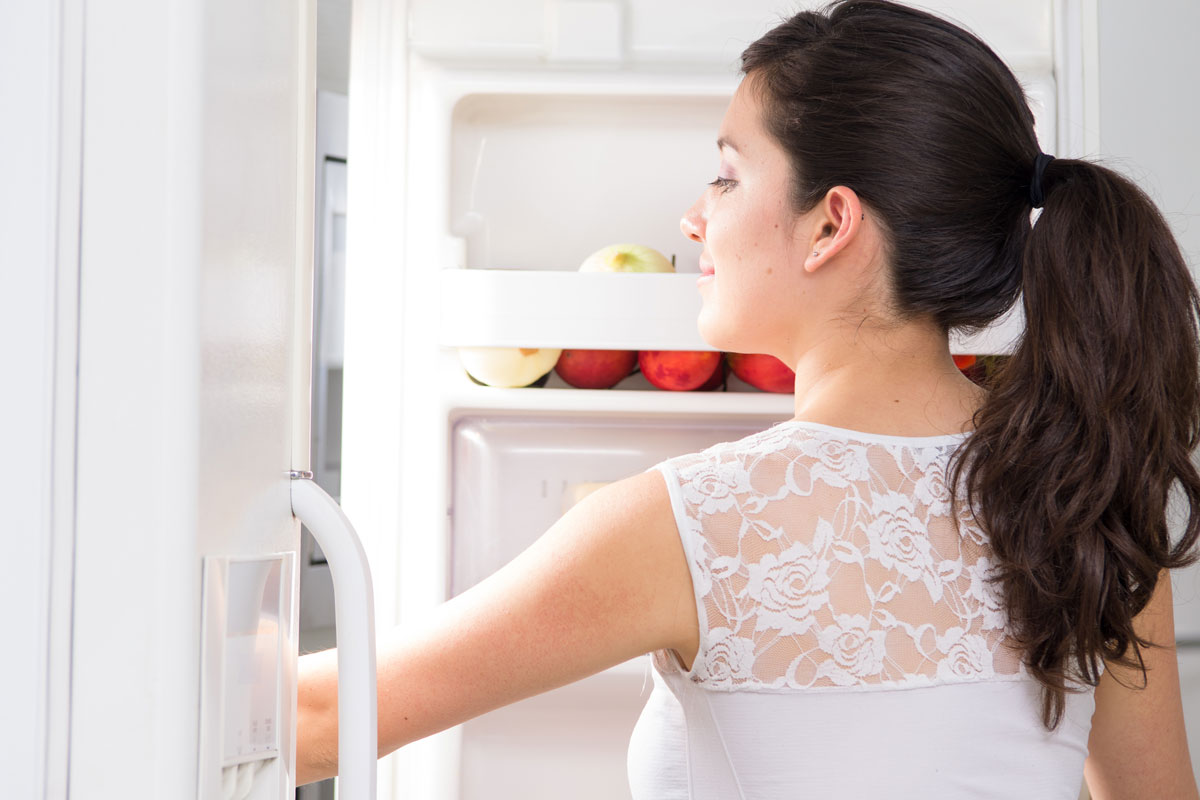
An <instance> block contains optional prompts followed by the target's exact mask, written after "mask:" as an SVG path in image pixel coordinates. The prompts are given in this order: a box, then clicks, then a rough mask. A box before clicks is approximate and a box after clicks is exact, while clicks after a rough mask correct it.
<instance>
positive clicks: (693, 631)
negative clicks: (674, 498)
mask: <svg viewBox="0 0 1200 800" xmlns="http://www.w3.org/2000/svg"><path fill="white" fill-rule="evenodd" d="M602 491H603V492H604V494H603V495H601V496H600V497H598V498H597V500H599V501H601V503H602V505H604V506H606V507H609V508H614V507H621V506H624V507H625V509H626V511H625V512H624V519H623V520H622V521H621V523H620V524H618V525H617V526H615V527H614V530H624V531H625V532H626V535H627V536H628V537H629V540H628V541H627V542H626V547H625V549H626V551H627V552H630V553H635V554H636V553H639V551H640V556H639V557H637V560H638V561H640V564H639V565H638V567H637V568H638V569H639V571H641V572H642V580H643V581H645V582H646V584H647V585H650V586H653V587H655V594H656V595H658V598H659V599H658V600H657V601H656V602H655V603H654V604H653V606H652V608H653V609H655V610H654V611H653V612H652V613H656V614H658V615H659V616H660V623H659V626H658V627H659V629H660V630H661V631H663V632H664V633H663V636H664V644H663V645H662V646H663V647H669V648H671V649H674V650H675V651H676V652H678V653H679V654H680V656H681V657H682V658H683V659H684V660H685V663H687V664H690V663H691V658H692V656H693V655H694V654H695V652H696V651H697V649H698V648H699V644H700V637H699V624H700V623H699V617H698V616H697V612H696V601H695V594H694V592H693V588H692V577H691V572H690V571H689V569H688V559H687V554H686V553H685V552H684V549H683V543H682V542H681V541H680V537H679V530H678V525H677V523H676V521H675V514H674V511H673V509H672V506H671V496H670V492H669V491H668V489H667V484H666V478H665V477H664V475H663V474H662V473H661V472H659V471H658V470H657V469H651V470H648V471H646V472H642V473H639V474H637V475H633V476H631V477H629V478H626V479H624V480H621V481H617V482H616V483H613V484H609V485H608V486H606V487H604V489H603V490H602ZM597 494H599V493H597ZM615 513H617V514H620V513H621V512H615ZM656 649H657V648H656Z"/></svg>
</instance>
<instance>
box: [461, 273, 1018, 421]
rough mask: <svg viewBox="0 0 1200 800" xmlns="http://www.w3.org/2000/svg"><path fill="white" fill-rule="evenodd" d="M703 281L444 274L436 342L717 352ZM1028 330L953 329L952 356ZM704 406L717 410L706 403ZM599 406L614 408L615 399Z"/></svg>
mask: <svg viewBox="0 0 1200 800" xmlns="http://www.w3.org/2000/svg"><path fill="white" fill-rule="evenodd" d="M698 277H699V275H698V274H696V273H690V272H689V273H638V274H630V273H605V272H574V271H565V270H562V271H559V270H519V269H454V268H452V269H443V270H441V271H440V273H439V275H438V290H439V297H440V303H439V306H440V314H439V317H440V319H439V326H438V342H439V343H440V344H442V345H445V346H448V347H562V348H584V349H595V350H713V349H714V348H713V347H710V346H709V345H708V343H707V342H705V341H704V340H703V339H702V338H701V337H700V333H699V332H698V330H697V328H696V318H697V317H698V316H699V314H700V309H701V299H700V293H699V291H698V290H697V288H696V279H697V278H698ZM1023 326H1024V316H1023V315H1022V314H1021V311H1020V304H1019V303H1018V304H1015V305H1014V306H1013V308H1012V309H1010V311H1009V313H1008V314H1006V315H1005V316H1004V317H1002V318H1001V319H1000V320H998V321H997V323H995V324H993V325H992V326H990V327H989V328H987V329H986V330H984V331H982V332H980V333H978V334H975V335H973V336H964V335H961V334H958V332H956V331H952V332H951V339H950V344H951V348H950V349H951V352H953V353H955V354H974V355H999V354H1007V353H1009V352H1011V351H1012V349H1013V347H1014V346H1015V343H1016V341H1017V339H1018V338H1019V337H1020V335H1021V330H1022V328H1023ZM573 391H575V392H580V393H581V392H582V391H583V390H573ZM610 394H611V393H606V395H605V397H609V395H610ZM700 394H702V395H706V394H708V393H700ZM584 402H586V401H584ZM650 402H655V401H650ZM700 405H703V406H705V407H707V408H711V407H712V406H711V403H709V402H708V401H705V402H703V403H701V404H700ZM768 405H770V404H768ZM789 405H790V401H789ZM601 407H603V408H612V402H611V399H606V400H605V401H604V402H603V403H602V404H601ZM638 410H650V409H649V408H647V407H644V406H640V407H639V408H638Z"/></svg>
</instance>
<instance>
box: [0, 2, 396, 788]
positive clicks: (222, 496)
mask: <svg viewBox="0 0 1200 800" xmlns="http://www.w3.org/2000/svg"><path fill="white" fill-rule="evenodd" d="M3 16H4V23H3V28H4V30H5V33H4V39H3V46H2V47H0V49H2V50H3V51H4V52H5V58H6V61H5V66H6V69H5V73H6V84H5V88H6V89H7V88H8V86H9V85H10V83H9V82H8V81H9V80H10V78H9V76H12V75H14V74H16V73H18V70H17V69H16V67H17V66H18V65H19V66H21V67H23V68H24V69H25V70H27V73H28V74H27V75H23V76H21V77H23V78H24V80H25V81H26V82H27V84H28V86H29V87H30V90H29V91H28V92H22V93H20V94H17V95H16V96H15V98H14V100H13V102H14V103H15V105H9V107H8V108H6V113H12V114H13V116H12V117H6V125H5V127H6V128H17V127H20V126H17V125H10V124H9V123H11V122H12V121H14V120H18V119H19V120H22V121H23V122H25V123H26V124H27V126H28V128H29V135H28V136H27V137H25V138H24V139H23V140H20V143H21V144H23V145H25V147H23V148H20V149H10V148H8V147H7V145H9V144H11V142H10V141H8V140H6V142H5V144H6V152H9V153H10V154H12V155H14V156H15V157H16V158H18V159H24V161H26V162H28V163H26V164H23V166H22V168H21V171H20V172H19V173H18V174H17V175H16V176H15V177H16V178H17V180H18V183H17V185H18V186H20V187H21V188H24V189H26V190H27V191H28V194H27V197H26V202H24V203H22V204H19V205H16V204H13V205H10V204H8V203H7V202H6V203H5V206H4V208H5V210H6V212H9V211H12V212H13V213H14V214H19V215H20V216H18V217H17V219H18V220H22V221H23V222H24V223H26V224H27V228H26V229H25V230H15V226H14V229H13V230H11V231H10V230H9V229H8V227H7V223H6V229H5V234H6V237H5V241H6V242H15V243H17V244H18V246H19V248H20V249H19V250H17V254H18V255H22V256H26V258H24V259H23V260H22V261H20V262H19V261H17V260H16V259H14V260H13V261H11V262H10V261H8V259H7V258H6V263H5V266H4V270H5V275H6V278H7V276H8V275H9V270H10V268H14V269H15V270H19V272H16V273H14V277H16V276H17V274H20V275H21V276H22V277H21V282H19V283H14V285H13V288H14V290H15V291H16V292H17V295H16V297H18V298H22V299H25V300H26V301H27V302H26V303H25V307H24V308H23V309H21V314H20V315H18V316H17V317H16V319H18V320H20V321H21V322H22V323H23V328H24V330H22V331H21V332H20V334H19V335H14V332H13V331H8V330H6V331H5V333H6V336H7V337H8V338H7V341H8V342H9V343H10V344H11V345H12V346H13V350H14V351H20V352H22V353H25V352H28V353H30V354H31V355H32V356H33V358H32V359H29V362H30V363H28V364H26V362H25V361H22V362H21V364H22V365H23V366H25V367H27V368H28V370H30V371H29V372H21V373H19V375H20V376H21V377H22V378H26V377H27V376H28V375H30V374H32V370H33V369H34V368H35V364H34V362H35V360H36V359H37V358H39V357H40V359H41V361H40V364H41V371H40V375H41V378H39V379H32V380H23V381H20V383H23V384H24V385H26V386H28V387H29V390H30V391H29V393H30V395H31V397H32V398H33V399H34V400H35V402H34V403H31V404H30V406H29V409H28V410H29V412H30V413H29V414H27V415H24V416H10V417H9V419H10V422H11V424H13V425H15V426H18V427H20V426H22V425H24V426H27V427H29V428H30V429H31V433H30V435H28V436H26V437H25V438H23V439H22V440H21V441H22V442H24V443H26V444H27V445H28V446H27V447H24V448H23V449H20V450H18V451H14V452H13V453H12V454H11V455H12V461H13V463H14V464H17V463H18V458H20V464H19V466H20V470H21V472H22V474H27V475H29V476H31V478H26V479H23V480H24V483H22V484H20V486H21V487H22V488H24V489H25V490H27V492H28V496H26V497H12V498H10V497H8V496H7V494H6V498H5V500H6V505H7V506H8V507H10V508H15V509H16V510H17V511H18V518H17V520H16V521H17V522H18V525H17V528H16V529H17V530H21V531H22V533H23V534H24V533H25V532H26V529H25V528H24V527H23V526H22V524H21V523H23V522H25V521H26V518H25V517H21V516H20V513H21V509H32V510H33V511H34V512H35V514H32V515H29V518H28V519H29V521H30V523H31V529H32V530H37V531H38V534H39V535H37V536H32V535H23V536H22V537H20V538H21V539H23V540H25V541H27V544H25V545H22V547H23V548H24V549H22V550H21V551H13V552H12V553H11V555H13V556H14V557H18V558H19V559H20V561H21V563H23V564H25V565H26V568H25V569H23V570H15V572H17V573H18V574H20V577H18V578H16V579H15V580H13V581H8V582H6V583H7V584H8V585H9V586H14V585H15V586H16V587H19V588H20V587H27V591H26V592H24V593H23V594H22V596H21V597H20V598H19V603H20V604H18V602H16V598H9V597H7V596H6V597H5V601H6V602H5V607H6V611H8V610H18V614H17V615H16V616H20V617H21V618H22V619H23V620H24V619H28V621H29V623H30V624H29V625H28V626H27V627H26V626H24V625H22V626H21V627H19V628H18V627H16V626H13V625H6V627H7V628H8V629H9V630H10V632H12V633H18V634H20V636H18V637H16V638H15V639H10V642H12V646H13V650H12V651H11V653H10V655H11V656H12V658H11V660H13V661H17V662H21V663H24V662H25V656H28V657H29V662H30V665H31V667H32V669H31V670H30V671H29V675H28V677H27V678H26V679H24V680H22V681H21V682H20V683H9V682H8V680H7V679H6V683H8V685H10V687H14V688H15V687H17V686H20V687H21V690H20V692H19V694H21V695H24V696H27V697H28V698H30V699H31V700H32V702H28V703H27V702H26V701H25V700H24V699H22V700H21V701H20V702H19V703H14V704H13V705H12V706H11V707H8V711H7V713H6V721H5V724H4V727H3V729H2V731H3V737H4V743H5V747H4V748H3V749H4V750H5V752H6V756H5V760H4V765H3V766H4V771H5V773H6V775H8V776H10V777H9V780H8V781H7V785H6V788H5V790H4V792H3V794H4V795H5V796H6V797H20V798H26V797H28V798H39V800H41V798H60V797H61V798H66V797H78V798H118V797H120V798H197V799H198V800H199V799H200V798H203V800H233V799H234V798H237V799H238V800H281V799H282V798H291V797H293V796H294V791H295V775H296V770H295V758H296V736H295V730H296V716H297V699H296V697H297V686H296V666H297V655H298V646H297V624H298V608H297V605H298V580H299V575H300V564H299V563H298V555H299V550H300V531H301V523H302V522H303V524H304V525H305V526H306V527H307V528H308V529H309V530H310V531H311V533H312V534H313V536H314V537H315V538H316V540H317V541H318V542H319V544H320V546H321V549H322V551H323V553H324V556H325V559H326V560H327V562H328V565H329V571H330V579H331V581H332V584H333V594H334V599H335V601H336V608H335V614H336V617H337V622H338V625H337V643H338V646H339V647H338V662H339V678H340V679H341V683H340V685H339V692H338V696H339V758H340V761H339V771H340V773H341V778H340V779H339V785H340V789H341V793H342V796H343V797H347V798H348V797H355V798H359V797H361V798H372V797H374V796H375V777H376V769H377V766H376V727H375V725H376V723H375V714H376V700H375V697H376V695H375V673H374V659H375V654H374V645H375V638H374V621H373V620H374V601H373V596H372V592H371V580H370V572H369V567H368V564H367V556H366V552H365V550H364V548H363V546H362V543H361V540H360V539H359V538H358V536H357V535H356V533H355V532H354V530H353V527H352V526H351V525H350V524H349V521H348V520H347V518H346V516H345V514H344V513H342V511H341V510H340V508H339V507H338V506H337V505H336V503H335V502H334V501H333V500H332V499H331V498H330V497H329V496H328V495H327V494H325V493H324V492H323V491H322V490H320V488H319V487H318V486H317V485H316V484H315V483H314V482H313V481H312V480H311V477H312V475H311V466H310V450H309V441H310V438H309V436H310V411H309V387H310V382H311V381H310V362H311V346H312V345H311V341H312V328H313V320H312V311H313V233H314V231H313V229H314V217H313V214H314V212H313V208H314V197H313V194H314V192H313V183H314V180H313V178H314V147H315V134H316V131H315V128H316V126H315V99H316V91H315V80H314V77H315V46H314V45H315V22H316V5H315V3H314V2H311V1H309V2H292V1H291V0H288V2H273V3H250V4H246V3H240V2H232V1H231V0H216V2H213V1H211V0H167V1H166V2H159V0H117V2H104V3H84V2H79V1H76V0H59V1H58V2H52V3H44V2H29V3H16V4H12V5H6V6H5V10H4V14H3ZM9 59H11V61H10V60H9ZM17 84H18V80H12V81H11V85H17ZM5 97H6V103H7V102H8V97H9V96H8V95H7V94H6V95H5ZM10 135H11V134H10ZM20 153H24V154H25V155H23V156H22V155H19V154H20ZM6 197H7V195H6ZM9 216H10V215H8V214H6V218H7V217H9ZM10 233H11V234H12V236H11V238H9V236H8V235H9V234H10ZM20 308H21V307H20V306H19V305H18V304H16V303H14V304H13V309H12V310H13V312H14V313H15V312H17V311H18V309H20ZM8 310H9V309H8V306H7V305H6V311H8ZM23 358H24V356H23ZM14 386H15V384H14ZM6 388H9V387H6ZM5 394H6V395H8V394H14V395H15V394H16V392H15V391H14V392H6V393H5ZM6 407H7V406H6ZM7 477H8V474H7V473H6V475H5V478H7ZM34 517H36V520H37V521H36V523H34V522H33V520H34ZM34 525H36V527H34ZM5 541H6V542H8V537H7V536H6V537H5ZM26 550H28V558H26V557H25V556H26ZM23 573H28V574H23ZM6 591H7V590H6ZM10 600H11V601H13V602H10ZM5 618H6V620H7V619H8V615H7V614H6V617H5ZM18 653H20V656H18V655H17V654H18ZM7 660H10V659H6V661H7ZM343 669H344V670H345V671H344V673H343V672H342V670H343ZM16 693H17V692H14V694H16ZM343 703H345V707H344V708H343V707H342V704H343ZM342 748H344V749H342ZM10 756H12V757H13V758H14V760H13V761H9V757H10ZM14 781H15V786H14V785H13V783H14Z"/></svg>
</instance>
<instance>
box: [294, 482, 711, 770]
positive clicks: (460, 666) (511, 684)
mask: <svg viewBox="0 0 1200 800" xmlns="http://www.w3.org/2000/svg"><path fill="white" fill-rule="evenodd" d="M688 624H690V625H691V627H692V628H695V626H696V610H695V601H694V599H693V595H692V584H691V576H690V573H689V572H688V569H687V561H686V559H685V555H684V552H683V546H682V544H681V543H680V542H679V537H678V534H677V532H676V528H675V520H674V517H673V516H672V515H671V506H670V499H669V497H668V495H667V489H666V484H665V483H664V481H663V478H662V475H661V474H660V473H659V472H658V471H657V470H653V471H650V472H646V473H643V474H640V475H635V476H633V477H631V478H627V479H625V480H623V481H618V482H617V483H614V484H611V485H609V486H606V487H604V488H602V489H599V490H597V491H595V492H593V493H591V494H590V495H588V496H587V497H585V498H584V499H583V500H581V501H580V502H579V503H577V504H576V505H575V506H573V507H572V508H571V509H570V510H569V511H568V512H567V513H566V514H565V515H563V517H562V518H561V519H560V520H559V521H558V522H556V523H555V524H554V525H553V526H552V527H551V528H550V529H549V530H548V531H546V533H545V534H543V535H542V536H541V537H540V538H539V539H538V540H537V541H536V542H534V543H533V544H532V545H531V546H530V547H529V548H528V549H526V550H525V551H524V552H523V553H521V554H520V555H519V556H517V557H516V558H515V559H513V560H512V561H511V562H509V563H508V564H507V565H505V566H504V567H503V568H501V569H500V570H499V571H497V572H496V573H494V574H493V575H491V576H490V577H488V578H487V579H486V580H484V581H481V582H480V583H478V584H476V585H475V586H473V587H472V588H471V589H469V590H467V591H466V592H463V593H462V594H460V595H458V596H457V597H454V598H452V599H450V600H449V601H447V602H446V603H443V604H442V605H441V606H439V607H438V608H437V609H435V610H434V612H433V613H432V615H431V617H430V619H429V620H428V621H426V622H424V623H423V624H420V625H413V626H407V625H406V626H401V627H398V628H396V629H394V630H392V631H390V632H389V633H387V634H386V635H384V636H382V637H381V638H380V640H379V644H378V668H379V684H378V685H379V754H380V755H381V756H382V755H386V754H387V753H390V752H392V751H393V750H395V749H397V748H399V747H402V746H403V745H405V744H407V743H409V742H412V741H415V740H417V739H421V738H423V737H426V736H430V735H432V734H434V733H437V732H438V731H442V730H445V729H447V728H451V727H453V726H454V725H457V724H460V723H462V722H465V721H467V720H469V719H472V718H474V717H477V716H479V715H481V714H484V713H486V712H488V711H492V710H494V709H496V708H500V707H502V706H505V705H508V704H510V703H515V702H517V701H518V700H522V699H524V698H527V697H531V696H533V695H536V694H540V693H542V692H547V691H549V690H551V689H555V688H558V687H560V686H565V685H566V684H569V683H572V682H574V681H577V680H580V679H582V678H585V677H587V676H589V675H593V674H595V673H597V672H601V671H603V670H605V669H607V668H609V667H612V666H615V665H617V664H620V663H622V662H624V661H628V660H629V659H631V658H634V657H636V656H639V655H642V654H644V653H648V652H650V651H652V650H657V649H661V648H678V646H679V645H680V644H681V643H682V642H684V641H685V638H684V637H685V636H686V633H685V632H686V631H687V630H688ZM299 682H300V689H299V694H300V699H299V725H298V733H297V745H296V759H297V784H303V783H308V782H311V781H315V780H321V779H322V778H326V777H330V776H332V775H333V774H334V773H335V772H336V770H337V697H336V695H337V658H336V653H335V651H332V650H327V651H325V652H322V653H314V654H312V655H308V656H304V657H302V658H301V659H300V669H299Z"/></svg>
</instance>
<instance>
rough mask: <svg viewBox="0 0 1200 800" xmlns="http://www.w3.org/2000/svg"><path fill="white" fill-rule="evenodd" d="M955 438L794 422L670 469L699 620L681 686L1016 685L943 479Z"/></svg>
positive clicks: (993, 597)
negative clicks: (695, 650) (693, 656)
mask: <svg viewBox="0 0 1200 800" xmlns="http://www.w3.org/2000/svg"><path fill="white" fill-rule="evenodd" d="M966 435H967V434H963V435H960V436H942V437H925V438H918V437H888V436H882V435H876V434H861V435H859V434H858V433H857V432H854V431H848V430H843V429H839V428H831V427H828V426H821V425H817V424H815V423H805V422H802V421H791V422H785V423H780V424H779V425H776V426H774V427H772V428H770V429H768V430H766V431H763V432H761V433H756V434H753V435H751V436H748V437H746V438H744V439H741V440H739V441H737V442H730V443H722V444H718V445H715V446H713V447H710V448H708V449H707V450H704V451H702V452H700V453H693V454H689V455H685V456H680V457H677V458H673V459H668V460H667V461H664V462H662V463H660V464H658V465H656V467H657V468H658V469H660V470H662V471H663V473H664V477H665V478H666V479H667V484H668V487H669V488H670V491H671V493H672V504H673V505H674V507H675V517H676V522H677V524H678V525H679V533H680V536H681V538H682V540H683V543H684V547H685V550H686V552H687V553H688V558H689V562H690V563H689V569H690V570H691V573H692V581H693V588H694V590H695V595H696V600H697V612H698V613H699V618H700V634H701V635H700V651H699V653H698V654H697V657H696V661H695V664H693V666H692V669H691V670H690V671H689V672H686V673H685V672H684V671H683V669H682V665H681V664H679V663H678V662H677V661H676V660H675V657H674V656H673V653H672V652H671V651H667V650H660V651H657V652H655V653H654V654H653V657H654V662H655V664H656V665H657V667H658V668H659V670H660V671H661V672H663V673H664V674H671V673H676V674H683V675H685V676H686V677H687V678H688V679H689V680H691V681H692V682H694V683H698V684H702V685H704V686H705V688H709V689H716V690H725V691H731V690H735V689H740V690H759V691H764V690H765V691H770V690H777V691H788V690H796V689H815V688H839V689H842V690H853V689H868V688H878V687H883V686H888V687H915V686H929V685H936V684H941V683H955V682H964V681H978V680H997V679H1010V680H1015V679H1018V678H1020V677H1022V676H1024V675H1026V672H1025V667H1024V665H1023V664H1022V663H1021V658H1020V653H1019V651H1018V650H1017V649H1016V645H1015V642H1014V641H1013V640H1012V639H1011V637H1010V636H1009V635H1008V633H1007V631H1006V624H1007V618H1006V615H1005V612H1004V609H1003V606H1002V602H1001V601H1002V597H1001V595H1000V588H999V586H997V585H993V584H989V583H988V582H987V580H986V579H987V578H988V576H989V575H990V574H991V569H992V566H993V562H992V560H991V558H990V556H991V551H990V549H989V546H988V540H987V537H986V536H985V535H984V532H983V531H982V530H981V529H980V528H979V526H978V525H977V524H976V523H975V521H974V518H973V517H972V516H971V514H970V511H969V510H968V509H967V508H966V504H965V503H964V504H963V508H961V509H960V511H959V524H960V528H959V529H957V530H956V528H955V525H954V520H953V519H952V518H951V516H950V491H949V487H948V485H947V480H948V466H949V463H950V457H951V455H952V454H953V452H954V450H955V447H956V446H957V445H958V444H959V443H960V442H961V441H963V440H964V439H965V436H966Z"/></svg>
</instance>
